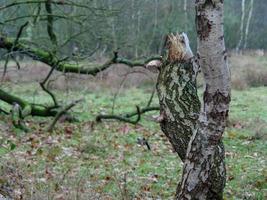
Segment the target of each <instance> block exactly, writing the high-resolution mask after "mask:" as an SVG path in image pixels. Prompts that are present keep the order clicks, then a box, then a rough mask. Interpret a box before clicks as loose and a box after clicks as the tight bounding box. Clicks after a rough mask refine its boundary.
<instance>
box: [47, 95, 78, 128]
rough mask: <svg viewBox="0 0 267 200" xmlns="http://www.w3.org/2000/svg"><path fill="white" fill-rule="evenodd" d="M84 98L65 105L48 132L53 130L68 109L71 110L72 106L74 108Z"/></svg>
mask: <svg viewBox="0 0 267 200" xmlns="http://www.w3.org/2000/svg"><path fill="white" fill-rule="evenodd" d="M81 101H82V99H79V100H76V101H74V102H72V103H71V104H69V105H67V106H65V107H64V108H62V109H61V110H60V111H59V112H58V113H57V114H56V116H55V118H54V120H53V121H52V123H51V124H50V125H49V126H48V128H47V131H48V132H52V130H53V129H54V127H55V125H56V123H57V121H58V120H59V119H60V118H61V116H62V115H64V114H66V113H67V111H69V110H70V109H71V108H73V107H74V106H76V105H77V104H78V103H79V102H81Z"/></svg>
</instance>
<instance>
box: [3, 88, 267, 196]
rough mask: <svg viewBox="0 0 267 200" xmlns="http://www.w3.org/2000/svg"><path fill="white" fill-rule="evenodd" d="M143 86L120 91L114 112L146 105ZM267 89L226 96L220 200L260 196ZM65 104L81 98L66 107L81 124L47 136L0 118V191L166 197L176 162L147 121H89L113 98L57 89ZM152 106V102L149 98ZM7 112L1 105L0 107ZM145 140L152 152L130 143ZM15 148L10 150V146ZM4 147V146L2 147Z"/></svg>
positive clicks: (30, 93)
mask: <svg viewBox="0 0 267 200" xmlns="http://www.w3.org/2000/svg"><path fill="white" fill-rule="evenodd" d="M5 89H7V90H9V91H11V92H13V93H14V94H18V95H21V96H23V97H24V98H26V99H28V100H29V101H34V102H36V103H49V102H51V100H50V99H49V97H48V96H47V95H46V94H44V93H42V92H39V91H38V88H34V87H33V86H32V85H23V87H21V86H5ZM150 92H151V90H149V89H129V90H127V91H122V92H121V93H120V94H119V96H118V97H117V99H116V106H115V109H114V112H115V113H123V112H128V111H132V110H134V109H135V105H139V106H143V105H146V102H147V101H148V99H149V97H150ZM266 94H267V88H266V87H259V88H250V89H248V90H246V91H233V93H232V104H231V112H230V119H229V123H228V128H227V130H226V133H225V136H224V143H225V148H226V163H227V185H226V188H225V199H233V200H238V199H259V200H261V199H262V200H263V199H266V198H267V183H266V181H267V168H266V156H267V148H266V144H267V143H266V139H267V136H266V134H267V126H266V123H267V95H266ZM57 96H58V97H60V100H61V101H62V102H64V103H67V102H69V101H71V100H73V99H79V98H81V97H83V98H84V99H85V101H84V102H83V103H81V104H79V105H78V106H76V107H75V108H74V109H73V112H74V113H75V114H76V116H78V118H79V119H80V121H81V122H80V123H74V124H69V123H59V124H57V126H56V130H55V131H54V132H53V133H51V134H50V133H47V132H45V131H43V130H44V127H45V126H46V125H47V124H48V123H49V122H50V121H51V120H52V119H44V118H34V119H33V118H28V119H27V122H28V125H29V126H30V127H31V129H32V132H31V133H27V134H25V133H22V132H20V131H18V130H15V129H14V128H12V126H11V123H10V119H9V118H8V117H5V116H1V115H0V131H1V133H0V144H1V146H2V147H3V146H4V147H5V150H4V151H0V155H1V161H0V165H1V168H0V193H1V192H2V193H3V188H4V187H5V188H10V189H11V190H13V191H16V192H15V193H16V195H17V196H18V195H19V194H20V193H21V195H22V196H23V197H24V198H25V199H60V198H62V199H97V198H100V199H123V197H126V199H133V198H135V199H172V197H173V195H174V193H175V189H176V185H177V183H178V181H179V177H180V175H181V170H182V163H181V162H180V160H179V159H178V156H177V155H176V154H175V153H174V152H173V151H172V148H171V146H170V144H169V142H168V141H167V139H166V138H165V136H164V135H163V134H162V132H161V131H160V127H159V125H158V124H156V123H155V122H153V121H152V115H155V114H157V112H152V113H148V114H146V115H144V116H142V120H141V123H140V124H139V125H136V126H134V125H129V124H125V123H120V122H114V121H108V122H103V123H99V124H95V123H94V122H93V120H94V117H95V116H96V115H97V114H99V113H107V114H108V113H110V112H111V111H112V101H113V97H114V93H112V92H111V91H109V90H103V91H102V92H92V91H76V92H75V91H70V92H68V93H63V92H60V91H57ZM153 105H157V98H154V100H153ZM5 106H6V108H8V106H7V105H5ZM138 137H146V138H148V140H149V144H150V145H151V148H152V151H148V150H147V149H146V148H145V147H143V146H139V145H137V143H136V141H137V138H138ZM11 144H12V145H13V147H14V145H16V148H15V149H14V150H12V151H11V150H10V149H11V147H12V145H11ZM2 150H3V148H2Z"/></svg>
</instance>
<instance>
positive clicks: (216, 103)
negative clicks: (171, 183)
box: [157, 0, 230, 200]
mask: <svg viewBox="0 0 267 200" xmlns="http://www.w3.org/2000/svg"><path fill="white" fill-rule="evenodd" d="M196 8H197V11H196V12H197V13H196V26H197V35H198V55H197V58H198V62H199V65H200V67H201V70H202V72H203V74H204V79H205V87H204V95H203V96H204V99H203V105H202V108H201V110H200V101H199V99H198V96H197V90H196V76H197V72H198V63H197V61H196V60H195V59H194V57H193V55H192V52H191V50H190V47H189V42H188V39H187V36H186V35H185V34H182V35H176V36H174V35H169V36H168V37H167V40H166V49H167V51H166V53H165V56H164V57H163V61H162V65H161V67H160V73H159V77H158V82H157V91H158V96H159V102H160V112H161V115H160V117H159V120H160V124H161V128H162V131H163V132H164V133H165V135H166V136H167V137H168V139H169V140H170V142H171V144H172V145H173V147H174V149H175V151H176V152H177V153H178V155H179V156H180V158H181V159H182V161H183V162H184V168H183V175H182V180H181V182H180V183H179V184H178V187H177V192H176V196H175V199H179V200H181V199H182V200H184V199H186V200H191V199H192V200H193V199H199V200H222V199H223V190H224V186H225V181H226V169H225V163H224V146H223V143H222V135H223V132H224V129H225V126H226V119H227V117H228V111H229V103H230V72H229V68H228V61H227V55H226V50H225V43H224V33H223V1H222V0H196Z"/></svg>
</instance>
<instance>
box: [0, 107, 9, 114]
mask: <svg viewBox="0 0 267 200" xmlns="http://www.w3.org/2000/svg"><path fill="white" fill-rule="evenodd" d="M0 113H3V114H5V115H8V114H9V112H7V111H5V110H3V109H2V108H0Z"/></svg>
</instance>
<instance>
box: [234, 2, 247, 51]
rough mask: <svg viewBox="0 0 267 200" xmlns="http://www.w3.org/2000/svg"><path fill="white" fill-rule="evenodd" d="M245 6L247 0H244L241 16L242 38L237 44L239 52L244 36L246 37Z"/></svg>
mask: <svg viewBox="0 0 267 200" xmlns="http://www.w3.org/2000/svg"><path fill="white" fill-rule="evenodd" d="M245 6H246V0H242V14H241V15H242V16H241V23H240V39H239V42H238V44H237V46H236V51H237V52H239V50H240V47H241V44H242V41H243V38H244V21H245Z"/></svg>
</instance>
